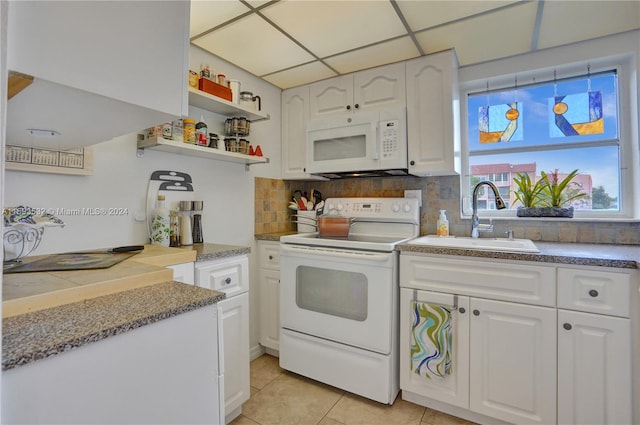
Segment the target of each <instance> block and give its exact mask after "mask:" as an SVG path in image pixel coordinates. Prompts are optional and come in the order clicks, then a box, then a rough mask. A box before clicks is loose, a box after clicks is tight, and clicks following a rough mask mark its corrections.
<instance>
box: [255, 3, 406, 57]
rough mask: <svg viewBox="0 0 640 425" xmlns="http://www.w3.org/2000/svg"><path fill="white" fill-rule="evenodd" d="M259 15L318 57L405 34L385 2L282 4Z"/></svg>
mask: <svg viewBox="0 0 640 425" xmlns="http://www.w3.org/2000/svg"><path fill="white" fill-rule="evenodd" d="M263 13H264V15H265V16H266V17H267V18H269V19H270V20H272V21H273V22H274V23H275V24H276V25H278V26H279V27H280V28H282V29H283V30H284V31H286V32H287V33H288V34H290V35H291V36H292V37H293V38H295V39H296V40H298V41H299V42H300V43H302V44H303V45H304V46H305V47H307V48H308V49H309V50H310V51H311V52H313V53H314V54H315V55H317V56H318V57H321V58H323V57H326V56H330V55H333V54H336V53H341V52H345V51H347V50H350V49H354V48H357V47H361V46H365V45H367V44H371V43H375V42H378V41H382V40H386V39H389V38H393V37H396V36H399V35H403V34H406V30H405V28H404V26H403V25H402V22H401V21H400V18H399V17H398V15H397V14H396V13H395V11H394V9H393V7H392V6H391V3H390V2H388V1H282V2H278V3H276V4H274V5H273V6H270V7H268V8H266V9H264V11H263Z"/></svg>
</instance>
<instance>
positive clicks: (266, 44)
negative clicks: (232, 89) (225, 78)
mask: <svg viewBox="0 0 640 425" xmlns="http://www.w3.org/2000/svg"><path fill="white" fill-rule="evenodd" d="M192 43H193V44H195V45H196V46H199V47H201V48H203V49H205V50H207V51H209V52H211V53H212V54H214V55H216V56H219V57H221V58H222V59H224V60H226V61H228V62H231V63H233V64H234V65H236V66H238V67H240V68H242V69H244V70H246V71H248V72H250V73H252V74H254V75H257V76H260V75H264V74H269V73H271V72H274V71H277V70H281V69H284V68H289V67H292V66H295V65H299V64H302V63H306V62H311V61H312V60H314V59H315V58H314V57H313V56H311V55H310V54H309V53H307V52H306V51H304V50H303V49H302V48H300V47H299V46H298V45H296V44H295V43H294V42H292V41H291V40H290V39H289V38H287V37H286V36H285V35H283V34H282V33H281V32H280V31H278V30H276V29H275V28H273V27H272V26H271V25H269V24H268V23H267V22H266V21H265V20H264V19H262V18H260V17H259V16H257V15H250V16H247V17H245V18H242V19H240V20H238V21H236V22H234V23H233V24H231V25H228V26H225V27H223V28H221V29H219V30H216V31H213V32H210V33H209V34H207V35H205V36H203V37H200V38H197V39H195V40H193V41H192Z"/></svg>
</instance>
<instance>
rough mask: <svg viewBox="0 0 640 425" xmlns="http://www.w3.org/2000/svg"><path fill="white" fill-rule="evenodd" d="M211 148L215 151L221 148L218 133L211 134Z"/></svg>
mask: <svg viewBox="0 0 640 425" xmlns="http://www.w3.org/2000/svg"><path fill="white" fill-rule="evenodd" d="M209 147H210V148H214V149H216V148H219V147H218V135H217V134H216V133H209Z"/></svg>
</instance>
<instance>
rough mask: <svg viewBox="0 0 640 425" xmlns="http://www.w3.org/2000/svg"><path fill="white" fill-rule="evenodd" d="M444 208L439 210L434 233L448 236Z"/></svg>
mask: <svg viewBox="0 0 640 425" xmlns="http://www.w3.org/2000/svg"><path fill="white" fill-rule="evenodd" d="M446 212H447V211H446V210H440V217H438V228H437V231H436V234H437V235H438V236H449V220H447V216H446Z"/></svg>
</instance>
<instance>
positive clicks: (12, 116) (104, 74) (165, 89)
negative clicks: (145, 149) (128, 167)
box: [7, 1, 190, 146]
mask: <svg viewBox="0 0 640 425" xmlns="http://www.w3.org/2000/svg"><path fill="white" fill-rule="evenodd" d="M189 9H190V6H189V2H184V1H167V2H165V1H150V2H109V1H101V2H32V1H24V2H23V1H16V2H10V4H9V14H8V40H9V43H8V46H7V64H8V68H9V69H10V70H12V71H16V72H19V73H23V74H27V75H31V76H33V77H35V80H34V82H33V83H32V84H31V86H29V87H27V88H26V89H25V90H23V91H22V92H20V93H18V94H17V95H16V96H14V97H13V98H12V99H11V100H10V101H9V102H8V106H7V113H8V117H7V118H8V120H7V122H8V123H9V124H10V125H9V126H8V129H7V135H8V136H9V135H11V137H9V138H10V139H11V140H12V143H13V144H18V145H30V144H37V145H41V144H46V145H49V146H51V145H56V146H86V145H91V144H95V143H99V142H103V141H106V140H109V139H111V138H113V137H116V136H120V135H123V134H129V133H133V132H136V131H139V130H141V129H143V128H146V127H150V126H151V125H155V124H158V123H162V122H166V121H168V120H171V119H172V118H175V117H180V116H183V115H187V114H188V100H187V97H188V96H187V71H188V66H187V63H188V62H187V59H188V54H189V52H188V40H189V35H188V33H189ZM79 123H85V124H86V123H90V125H79ZM27 128H35V129H44V130H56V131H58V132H59V133H60V136H59V137H58V138H56V139H49V138H46V139H44V140H41V139H36V140H35V141H34V138H33V137H32V136H30V135H29V134H28V133H27V132H26V129H27ZM83 128H86V130H83Z"/></svg>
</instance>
